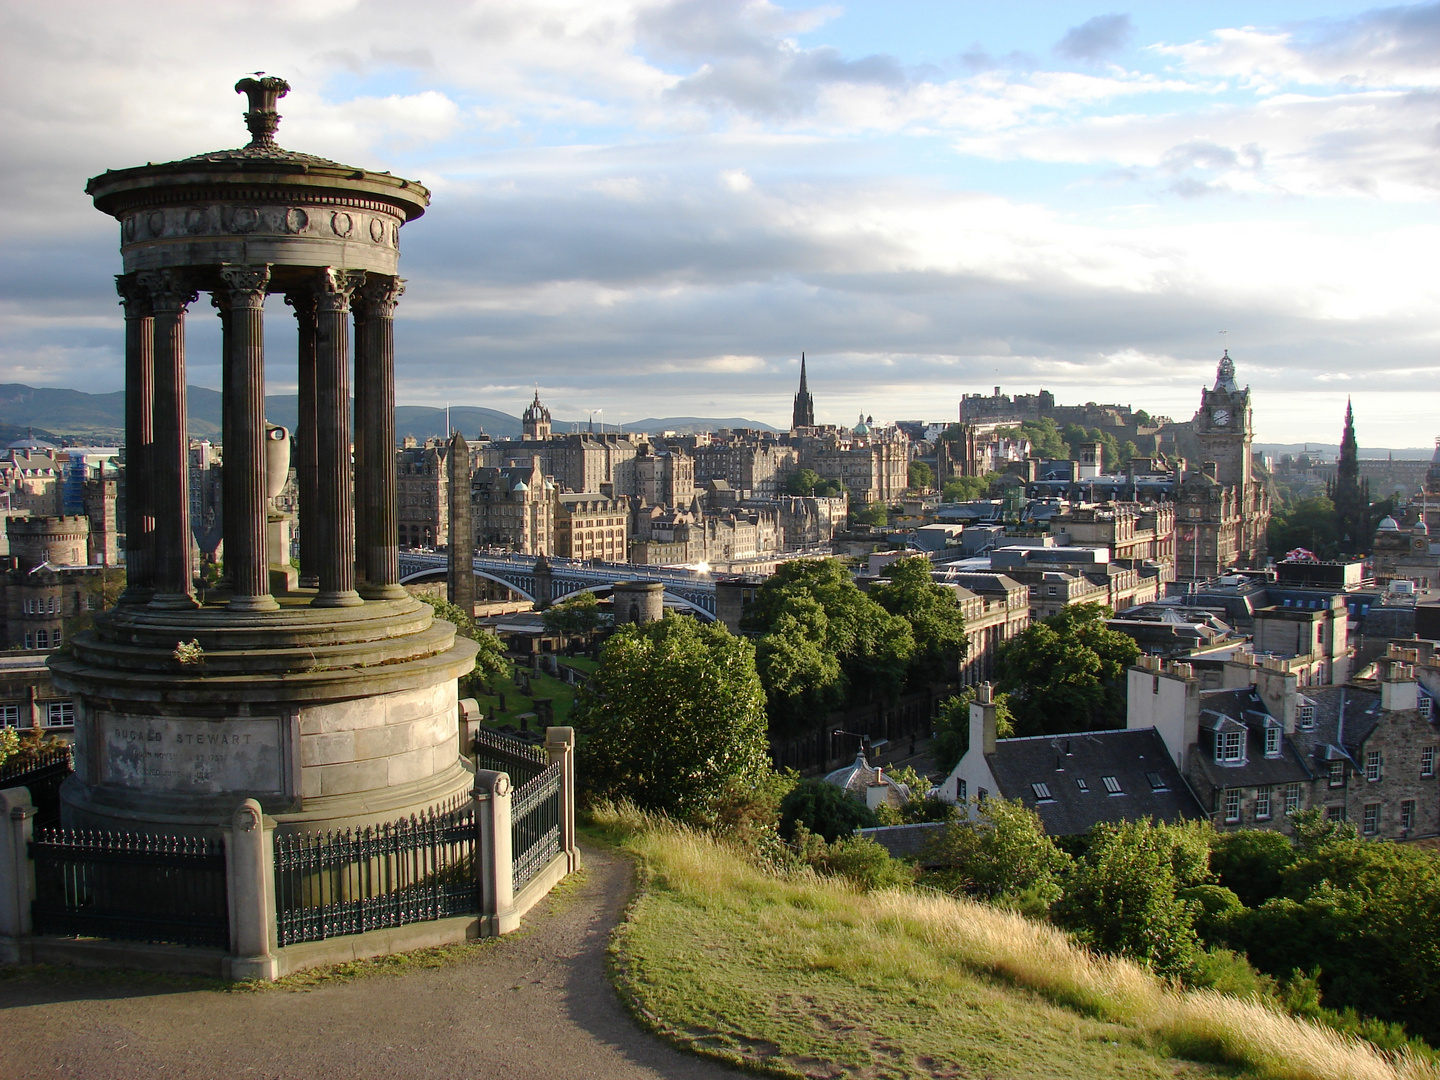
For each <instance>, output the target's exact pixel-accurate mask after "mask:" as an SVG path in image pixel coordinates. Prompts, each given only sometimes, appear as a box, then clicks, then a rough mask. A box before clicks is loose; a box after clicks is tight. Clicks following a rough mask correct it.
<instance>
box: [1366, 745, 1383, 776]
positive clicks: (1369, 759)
mask: <svg viewBox="0 0 1440 1080" xmlns="http://www.w3.org/2000/svg"><path fill="white" fill-rule="evenodd" d="M1365 779H1366V780H1368V781H1369V782H1370V783H1372V784H1373V783H1374V782H1375V781H1376V780H1379V779H1380V751H1379V750H1367V751H1366V752H1365Z"/></svg>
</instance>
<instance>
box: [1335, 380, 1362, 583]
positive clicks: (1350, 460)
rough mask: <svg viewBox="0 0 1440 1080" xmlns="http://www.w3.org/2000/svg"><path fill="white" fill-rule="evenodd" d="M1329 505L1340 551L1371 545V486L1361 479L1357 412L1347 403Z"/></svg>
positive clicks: (1349, 550) (1352, 551)
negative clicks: (1337, 524) (1336, 528)
mask: <svg viewBox="0 0 1440 1080" xmlns="http://www.w3.org/2000/svg"><path fill="white" fill-rule="evenodd" d="M1328 487H1329V491H1328V494H1329V496H1330V501H1331V502H1333V503H1334V504H1335V516H1336V518H1337V519H1338V522H1339V525H1340V547H1341V549H1342V550H1343V551H1344V552H1346V553H1347V554H1349V553H1354V552H1357V551H1361V550H1362V549H1366V548H1368V547H1369V543H1370V485H1369V483H1368V482H1367V481H1362V480H1361V479H1360V443H1359V440H1357V439H1356V438H1355V410H1354V407H1353V406H1352V405H1351V402H1350V399H1349V398H1347V399H1346V400H1345V428H1344V431H1342V432H1341V435H1340V457H1339V459H1338V461H1337V462H1336V464H1335V479H1334V480H1333V481H1331V483H1330V484H1329V485H1328Z"/></svg>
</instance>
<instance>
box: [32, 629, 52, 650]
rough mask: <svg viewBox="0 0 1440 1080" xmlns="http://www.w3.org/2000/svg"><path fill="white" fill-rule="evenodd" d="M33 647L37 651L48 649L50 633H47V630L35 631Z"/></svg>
mask: <svg viewBox="0 0 1440 1080" xmlns="http://www.w3.org/2000/svg"><path fill="white" fill-rule="evenodd" d="M35 647H36V648H37V649H48V648H50V631H48V630H36V631H35Z"/></svg>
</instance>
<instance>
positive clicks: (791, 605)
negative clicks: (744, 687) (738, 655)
mask: <svg viewBox="0 0 1440 1080" xmlns="http://www.w3.org/2000/svg"><path fill="white" fill-rule="evenodd" d="M800 597H805V598H808V599H810V600H812V601H814V603H816V604H818V605H819V607H820V609H821V611H822V612H823V613H824V616H825V618H824V620H823V621H822V620H820V619H817V618H815V617H814V609H813V608H811V607H810V606H809V605H804V604H800V605H797V604H796V603H795V600H796V599H797V598H800ZM787 613H788V614H789V615H791V616H792V617H793V618H794V619H795V622H796V623H797V624H798V625H796V626H791V625H790V624H789V623H784V624H782V622H781V617H782V615H785V614H787ZM740 625H741V627H742V628H743V629H745V630H747V631H749V632H751V633H758V634H760V635H761V636H762V640H763V637H764V636H765V635H769V634H771V633H774V632H775V631H776V630H781V631H782V633H783V634H784V635H785V636H789V637H795V636H804V637H805V638H806V639H808V640H811V641H814V642H815V643H816V644H817V645H818V646H819V647H820V648H821V650H822V651H823V652H825V653H828V654H829V655H830V656H832V657H834V658H835V660H836V661H838V662H839V664H840V671H841V675H842V682H841V683H840V684H839V686H838V687H834V684H831V683H829V682H828V669H827V670H825V671H821V670H820V668H818V667H816V666H813V665H812V666H810V667H808V669H807V670H810V671H812V672H813V673H815V675H816V681H814V682H812V683H811V684H809V685H812V686H816V687H818V686H820V685H824V686H825V687H826V688H827V695H826V698H825V699H826V700H832V699H834V698H832V697H831V696H830V688H832V687H833V694H834V695H838V700H842V701H843V700H849V701H854V700H860V701H871V700H889V699H891V698H893V697H894V696H895V695H896V694H897V693H899V691H900V689H901V687H902V686H903V685H904V681H905V675H906V670H907V665H908V664H909V661H910V658H911V657H912V656H914V654H915V635H914V633H913V632H912V631H911V629H910V624H909V623H908V622H906V621H905V620H904V619H903V618H901V617H899V616H897V615H891V614H890V613H889V612H887V611H886V610H885V609H884V608H883V607H881V606H880V605H879V604H877V603H876V602H875V601H874V600H872V599H871V598H870V597H868V596H866V595H865V594H864V593H862V592H861V591H860V590H859V589H858V588H857V587H856V586H855V582H854V581H853V580H852V579H851V577H850V574H849V571H847V570H846V569H845V567H844V566H843V565H841V564H840V563H838V562H836V561H835V560H833V559H811V560H803V561H800V560H797V561H795V562H789V563H785V564H784V565H783V566H781V567H780V569H779V570H777V571H776V572H775V573H774V574H773V575H771V577H770V578H769V579H767V580H766V582H765V584H764V585H762V586H761V587H760V589H759V591H758V592H757V593H756V595H755V599H754V600H753V601H752V602H751V604H750V607H749V609H748V611H747V613H746V616H745V618H744V619H743V620H742V621H741V624H740ZM797 666H798V661H797ZM766 670H767V672H771V673H772V674H774V673H777V672H778V671H780V670H788V667H785V668H773V669H772V668H771V667H770V666H769V661H768V660H767V667H766ZM821 675H824V676H825V678H823V679H821V678H820V676H821ZM797 685H799V684H798V683H796V684H778V683H777V684H776V685H775V686H774V687H773V688H772V686H770V685H768V684H767V686H766V689H767V691H769V690H772V689H774V690H782V689H783V688H784V687H786V686H791V687H793V686H797Z"/></svg>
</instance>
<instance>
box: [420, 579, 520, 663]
mask: <svg viewBox="0 0 1440 1080" xmlns="http://www.w3.org/2000/svg"><path fill="white" fill-rule="evenodd" d="M417 599H419V600H423V601H425V603H427V604H429V605H430V606H431V607H432V608H434V609H435V617H436V618H437V619H444V620H445V621H446V622H448V623H449V624H450V625H451V626H453V627H455V633H457V634H458V635H460V636H461V637H463V638H469V639H470V640H471V641H473V642H475V644H476V645H478V646H480V651H479V652H478V653H476V654H475V667H474V668H473V669H472V671H471V673H472V674H473V675H475V676H478V677H479V678H481V679H484V680H489V679H496V678H501V679H504V678H509V676H510V661H509V660H507V659H506V658H505V646H504V645H502V644H501V643H500V639H499V638H498V637H497V636H496V635H494V634H492V633H490V632H489V631H488V630H482V629H481V628H480V627H478V626H476V625H475V618H474V616H472V615H467V614H466V613H465V612H464V611H462V610H461V609H460V607H459V605H457V604H452V603H451V602H450V601H449V600H446V599H444V598H443V597H439V596H432V595H429V594H427V593H422V594H421V595H420V596H419V597H417Z"/></svg>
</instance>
